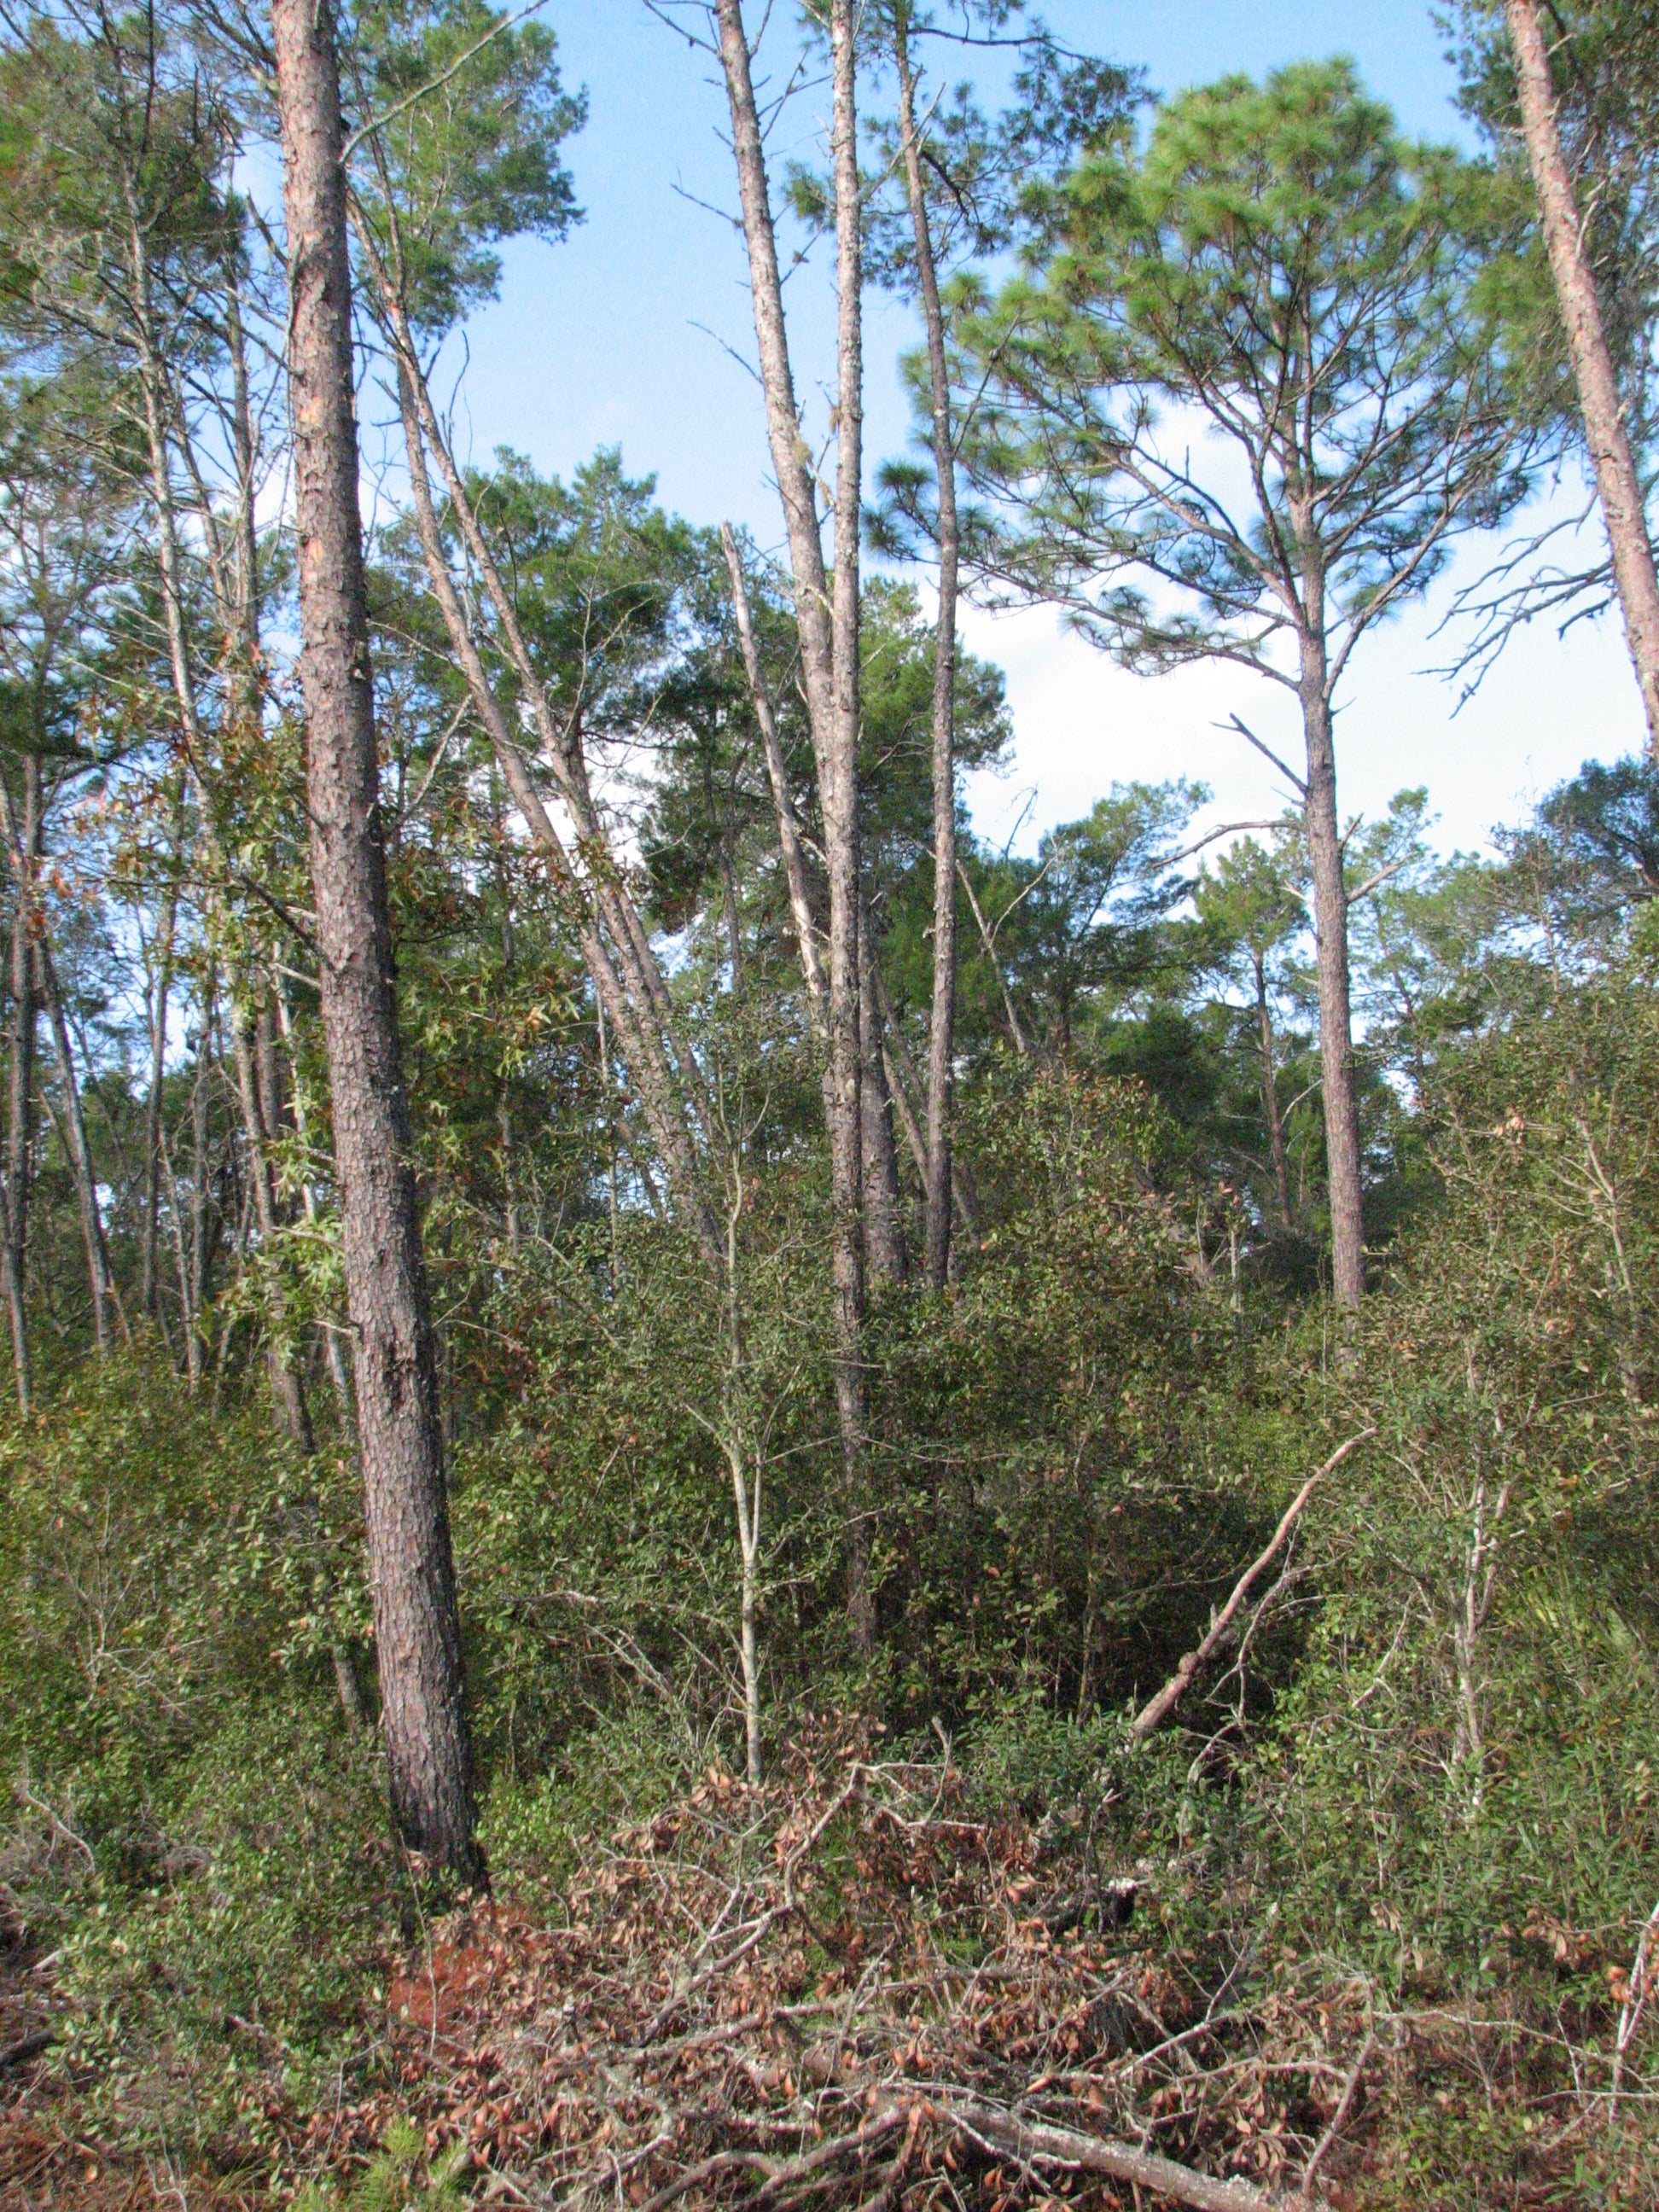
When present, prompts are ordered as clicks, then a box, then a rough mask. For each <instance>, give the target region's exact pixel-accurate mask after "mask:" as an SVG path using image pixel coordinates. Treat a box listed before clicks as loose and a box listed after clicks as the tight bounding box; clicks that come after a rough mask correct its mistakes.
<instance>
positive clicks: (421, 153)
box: [346, 0, 586, 334]
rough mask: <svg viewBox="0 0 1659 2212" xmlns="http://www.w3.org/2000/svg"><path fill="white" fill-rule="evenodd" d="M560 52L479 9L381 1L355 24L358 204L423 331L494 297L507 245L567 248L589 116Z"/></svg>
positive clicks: (536, 33) (448, 323)
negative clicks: (576, 146) (545, 243)
mask: <svg viewBox="0 0 1659 2212" xmlns="http://www.w3.org/2000/svg"><path fill="white" fill-rule="evenodd" d="M346 51H347V64H348V67H349V72H350V77H351V82H352V89H353V93H354V95H355V99H354V106H355V110H356V112H355V114H354V117H353V118H352V120H353V125H354V126H355V127H354V129H353V133H352V135H353V137H354V138H361V139H362V151H361V152H360V154H359V155H358V157H357V161H356V167H355V172H354V174H355V183H356V194H357V198H358V204H359V205H360V207H361V208H362V212H363V216H364V219H365V221H366V222H367V223H368V228H369V229H370V231H371V233H372V234H373V235H374V241H375V245H376V247H377V249H378V251H379V252H380V256H381V257H382V258H383V259H384V261H385V262H386V265H387V266H388V267H389V268H390V269H391V270H392V275H393V278H394V282H395V284H396V288H397V291H398V296H399V298H400V299H401V301H402V302H403V305H404V308H405V310H406V312H407V313H408V315H409V318H410V323H411V325H412V326H413V327H414V328H415V329H416V330H417V331H422V332H424V333H433V334H439V333H441V332H443V331H447V330H449V329H451V328H452V327H453V325H454V324H455V323H456V322H458V321H459V319H461V318H462V317H463V316H464V315H465V314H466V313H468V312H469V311H470V310H471V309H472V308H473V307H477V306H479V305H480V304H481V303H482V302H483V301H486V300H489V299H493V298H494V297H495V287H496V284H497V283H498V281H499V279H500V276H501V261H500V258H499V256H498V255H497V253H496V252H495V246H497V245H498V244H499V243H500V241H501V240H503V239H507V238H515V237H521V236H525V235H530V236H533V237H540V238H550V239H556V238H562V236H563V235H564V234H565V233H566V231H567V230H568V229H569V228H570V226H571V224H572V223H574V222H577V221H578V220H579V219H580V213H579V210H578V209H577V206H576V200H575V192H574V186H573V185H572V183H571V179H570V177H569V174H568V171H566V170H564V169H562V168H561V167H560V166H559V161H558V152H559V146H560V143H561V142H562V140H563V139H565V138H566V137H569V136H570V134H571V133H572V132H573V131H579V130H580V128H581V125H582V124H583V122H584V121H585V120H586V100H584V99H583V98H581V97H580V95H578V96H576V97H574V98H573V97H572V96H570V95H569V94H567V93H566V92H565V90H564V88H563V87H562V84H561V82H560V80H559V71H558V64H557V62H556V59H555V52H556V40H555V39H554V36H553V33H552V32H551V31H550V30H549V29H548V28H547V27H546V26H545V25H544V24H542V23H536V22H531V23H526V22H524V21H521V20H520V19H518V18H516V17H512V16H508V15H505V14H503V13H501V11H499V10H497V9H492V8H490V7H489V6H487V5H486V4H485V0H463V4H460V5H454V4H444V5H434V4H430V0H379V4H376V5H373V6H370V7H368V8H366V9H362V10H361V11H360V12H359V13H358V14H357V15H356V18H355V20H354V36H353V38H352V40H351V42H350V44H349V47H348V48H347V50H346Z"/></svg>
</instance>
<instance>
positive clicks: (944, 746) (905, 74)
mask: <svg viewBox="0 0 1659 2212" xmlns="http://www.w3.org/2000/svg"><path fill="white" fill-rule="evenodd" d="M893 50H894V55H895V58H896V61H897V64H898V80H899V143H900V145H901V147H902V151H903V155H904V179H905V187H906V191H907V192H908V197H909V201H910V223H911V228H912V229H913V231H914V232H915V247H916V280H917V285H918V288H919V289H920V291H921V310H922V319H923V322H924V323H925V325H926V326H927V377H928V386H929V392H928V398H929V406H930V412H931V415H932V418H933V472H934V476H935V478H936V480H937V483H938V498H939V618H938V621H937V623H935V625H934V630H933V1002H932V1005H931V1006H930V1008H929V1011H928V1020H927V1172H926V1177H925V1182H926V1194H925V1199H926V1212H925V1222H926V1231H925V1234H926V1260H925V1265H926V1267H927V1279H928V1281H929V1282H930V1283H931V1284H932V1285H933V1288H934V1289H935V1290H940V1289H942V1288H943V1287H944V1285H945V1279H946V1277H947V1275H948V1274H949V1273H950V1267H951V1075H952V1068H953V1054H954V1050H955V1038H954V1030H955V1023H956V995H957V771H956V676H957V565H958V560H959V556H960V547H961V533H960V531H959V528H958V525H957V455H956V446H955V443H954V441H953V440H952V437H951V377H950V369H949V366H948V364H947V362H946V361H945V314H944V310H943V309H942V307H940V304H939V272H938V270H937V269H936V267H935V266H934V262H933V230H932V227H931V225H930V223H929V222H928V217H927V191H926V189H925V188H924V185H923V182H922V173H921V140H920V137H919V136H918V133H917V130H916V84H915V72H914V70H912V67H911V62H910V10H909V8H908V4H906V0H899V4H898V5H897V6H896V8H895V9H894V11H893Z"/></svg>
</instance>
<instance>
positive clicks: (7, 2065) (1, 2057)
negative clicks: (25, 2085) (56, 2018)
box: [0, 2027, 58, 2074]
mask: <svg viewBox="0 0 1659 2212" xmlns="http://www.w3.org/2000/svg"><path fill="white" fill-rule="evenodd" d="M57 2040H58V2030H57V2029H56V2028H55V2027H38V2028H36V2030H35V2031H34V2033H33V2035H26V2036H24V2037H23V2038H22V2039H21V2041H19V2042H16V2043H14V2044H13V2045H11V2046H10V2048H9V2050H6V2051H0V2074H5V2073H9V2071H10V2069H12V2068H13V2067H14V2066H21V2065H23V2064H24V2063H25V2062H26V2061H27V2060H28V2059H31V2058H38V2057H40V2053H41V2052H42V2051H50V2050H51V2048H52V2045H53V2044H54V2043H56V2042H57Z"/></svg>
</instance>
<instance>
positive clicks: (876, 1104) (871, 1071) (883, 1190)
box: [859, 898, 908, 1284]
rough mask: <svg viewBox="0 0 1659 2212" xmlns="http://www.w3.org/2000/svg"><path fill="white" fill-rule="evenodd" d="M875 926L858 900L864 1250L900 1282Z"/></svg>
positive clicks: (876, 1276) (898, 1200)
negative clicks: (878, 995) (876, 975)
mask: <svg viewBox="0 0 1659 2212" xmlns="http://www.w3.org/2000/svg"><path fill="white" fill-rule="evenodd" d="M875 969H876V959H875V927H874V924H873V922H872V919H871V914H870V904H869V901H868V900H867V899H865V898H860V901H859V1058H860V1084H861V1086H862V1088H861V1091H860V1100H859V1138H860V1147H861V1151H862V1155H863V1157H862V1164H861V1171H862V1175H863V1180H864V1249H865V1255H866V1264H867V1266H868V1267H869V1272H870V1279H871V1281H872V1282H874V1283H884V1284H889V1283H902V1282H903V1280H904V1279H905V1277H906V1275H907V1273H908V1255H907V1254H906V1252H905V1249H904V1215H903V1206H904V1199H903V1193H902V1190H901V1188H900V1185H899V1174H898V1154H897V1152H896V1149H895V1146H894V1143H893V1100H892V1094H891V1092H890V1091H889V1089H888V1085H887V1069H886V1065H885V1054H884V1050H883V1045H882V1023H881V1008H880V1006H879V1004H878V1000H877V997H876V981H875Z"/></svg>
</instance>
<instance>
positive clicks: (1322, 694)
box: [1301, 562, 1365, 1306]
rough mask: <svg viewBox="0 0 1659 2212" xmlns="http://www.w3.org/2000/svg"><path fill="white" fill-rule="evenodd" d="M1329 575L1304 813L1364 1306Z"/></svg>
mask: <svg viewBox="0 0 1659 2212" xmlns="http://www.w3.org/2000/svg"><path fill="white" fill-rule="evenodd" d="M1322 582H1323V580H1322V574H1321V573H1319V572H1317V571H1316V569H1315V568H1313V567H1312V564H1311V562H1310V574H1309V578H1308V582H1307V593H1308V602H1309V605H1308V610H1307V611H1308V616H1309V620H1308V623H1307V626H1306V627H1305V628H1304V631H1303V635H1302V671H1301V697H1302V726H1303V734H1304V738H1305V740H1306V744H1307V749H1308V777H1307V783H1306V786H1305V788H1304V796H1303V807H1302V818H1303V826H1304V831H1305V833H1306V836H1307V840H1308V857H1309V860H1310V862H1311V864H1312V868H1313V882H1314V937H1315V943H1316V951H1317V957H1318V967H1319V1058H1320V1066H1321V1071H1322V1077H1323V1085H1322V1087H1323V1091H1324V1096H1325V1163H1326V1172H1327V1176H1328V1184H1329V1194H1330V1207H1331V1283H1332V1288H1333V1290H1334V1292H1335V1296H1336V1302H1337V1304H1338V1305H1340V1306H1357V1305H1358V1304H1359V1302H1360V1300H1361V1299H1362V1298H1363V1297H1364V1294H1365V1223H1364V1206H1363V1186H1362V1183H1361V1181H1360V1173H1359V1110H1358V1101H1357V1097H1356V1093H1355V1087H1354V1064H1353V1013H1352V999H1351V994H1350V990H1349V983H1348V892H1347V885H1346V882H1345V880H1344V877H1343V872H1342V835H1341V831H1340V828H1339V827H1338V823H1337V813H1336V749H1335V745H1334V741H1333V738H1332V734H1331V708H1330V699H1329V696H1328V666H1327V658H1326V653H1325V639H1324V627H1323V588H1322Z"/></svg>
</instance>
